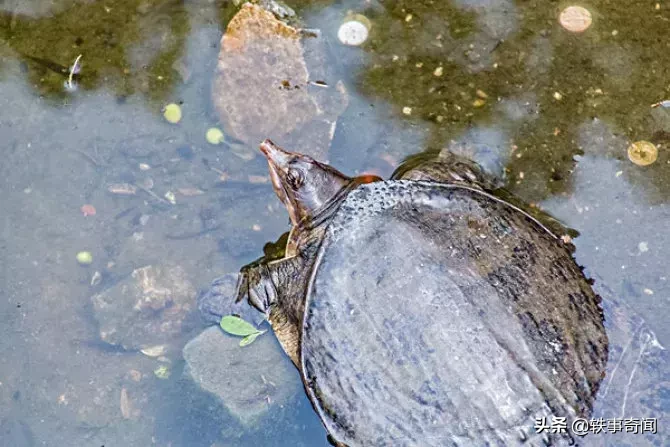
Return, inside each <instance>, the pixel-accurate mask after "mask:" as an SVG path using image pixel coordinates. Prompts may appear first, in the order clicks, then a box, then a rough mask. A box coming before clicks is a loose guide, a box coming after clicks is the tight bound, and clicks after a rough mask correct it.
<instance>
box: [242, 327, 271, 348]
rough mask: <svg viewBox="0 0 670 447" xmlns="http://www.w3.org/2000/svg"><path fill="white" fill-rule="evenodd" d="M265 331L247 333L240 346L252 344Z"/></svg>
mask: <svg viewBox="0 0 670 447" xmlns="http://www.w3.org/2000/svg"><path fill="white" fill-rule="evenodd" d="M264 333H265V331H258V332H256V333H253V334H251V335H247V336H246V337H244V338H243V339H242V340H240V346H242V347H245V346H247V345H250V344H252V343H253V342H254V340H256V339H257V338H258V336H259V335H261V334H264Z"/></svg>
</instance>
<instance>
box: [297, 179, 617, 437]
mask: <svg viewBox="0 0 670 447" xmlns="http://www.w3.org/2000/svg"><path fill="white" fill-rule="evenodd" d="M607 354H608V343H607V336H606V334H605V330H604V327H603V316H602V309H601V307H600V299H599V297H598V296H597V295H596V294H595V293H594V292H593V290H592V288H591V286H590V282H589V281H588V280H587V279H586V278H585V277H584V275H583V273H582V271H581V269H580V268H579V267H578V266H577V265H576V263H575V262H574V260H573V258H572V256H571V252H570V250H569V249H568V246H566V245H564V244H563V243H562V242H561V241H560V239H557V238H556V237H555V236H554V235H553V234H551V233H550V232H549V231H548V230H547V229H546V228H544V227H543V226H542V225H541V224H539V223H538V222H537V221H536V220H534V219H533V218H532V217H530V216H529V215H527V214H526V213H524V212H523V211H521V210H519V209H518V208H515V207H514V206H512V205H510V204H508V203H505V202H503V201H501V200H499V199H497V198H495V197H493V196H491V195H488V194H486V193H484V192H482V191H479V190H475V189H470V188H467V187H464V186H455V185H443V184H437V183H429V182H420V181H404V180H390V181H385V182H377V183H371V184H367V185H362V186H361V187H359V188H358V189H356V190H355V191H353V192H352V193H351V194H349V196H348V197H347V198H346V199H345V201H344V202H343V203H342V205H341V206H340V208H339V210H338V211H337V212H336V214H335V215H334V216H333V219H332V221H331V222H330V224H329V227H328V228H327V230H326V235H325V237H324V240H323V243H322V245H321V247H320V249H319V252H318V255H317V259H316V263H315V267H314V269H313V271H312V276H311V279H310V282H309V285H308V288H307V292H306V302H305V313H304V318H303V332H302V340H301V369H302V371H301V372H302V374H303V379H304V382H305V387H306V389H307V392H308V395H309V396H310V399H311V400H312V403H313V405H314V407H315V409H316V410H317V412H318V413H319V416H320V417H321V419H322V421H323V423H324V425H325V426H326V428H327V429H328V431H329V433H330V434H331V435H332V436H333V437H334V438H335V440H336V441H337V442H340V443H344V444H346V445H348V446H372V445H374V446H423V447H425V446H445V445H471V444H474V445H485V444H486V443H487V442H488V444H486V445H517V444H522V443H526V444H529V445H539V444H540V443H542V445H550V444H554V445H561V444H563V443H566V444H567V443H570V442H573V440H572V439H570V435H569V434H568V433H565V434H562V435H561V434H548V430H547V431H544V432H541V433H537V432H536V429H535V428H534V425H535V422H536V420H537V419H538V418H547V419H546V420H547V422H548V423H550V422H551V419H550V418H551V417H552V416H559V417H565V418H566V419H567V424H568V427H570V425H569V424H570V420H571V419H573V418H575V417H578V416H587V415H589V414H590V412H591V409H592V406H593V400H594V397H595V393H596V391H597V390H598V386H599V383H600V381H601V379H602V377H603V373H604V369H605V364H606V362H607ZM545 443H546V444H545Z"/></svg>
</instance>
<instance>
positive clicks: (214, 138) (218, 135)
mask: <svg viewBox="0 0 670 447" xmlns="http://www.w3.org/2000/svg"><path fill="white" fill-rule="evenodd" d="M205 138H206V139H207V142H208V143H209V144H219V143H222V142H223V140H224V139H225V137H224V135H223V132H221V129H217V128H216V127H211V128H209V129H207V133H206V134H205Z"/></svg>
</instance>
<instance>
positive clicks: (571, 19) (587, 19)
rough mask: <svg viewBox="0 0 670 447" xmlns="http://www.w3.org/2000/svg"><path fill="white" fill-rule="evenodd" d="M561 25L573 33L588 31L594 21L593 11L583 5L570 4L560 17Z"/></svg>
mask: <svg viewBox="0 0 670 447" xmlns="http://www.w3.org/2000/svg"><path fill="white" fill-rule="evenodd" d="M558 21H559V22H560V23H561V26H562V27H563V28H565V29H566V30H568V31H571V32H573V33H582V32H584V31H586V30H587V29H588V28H589V27H590V26H591V23H592V22H593V18H592V17H591V13H590V12H589V10H588V9H586V8H584V7H582V6H568V7H567V8H565V9H564V10H563V11H561V14H560V15H559V17H558Z"/></svg>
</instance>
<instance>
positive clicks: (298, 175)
mask: <svg viewBox="0 0 670 447" xmlns="http://www.w3.org/2000/svg"><path fill="white" fill-rule="evenodd" d="M302 180H303V179H302V172H300V171H299V170H297V169H289V171H288V172H287V173H286V181H287V182H288V184H289V185H290V186H291V188H292V189H294V190H297V189H300V187H301V186H302Z"/></svg>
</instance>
